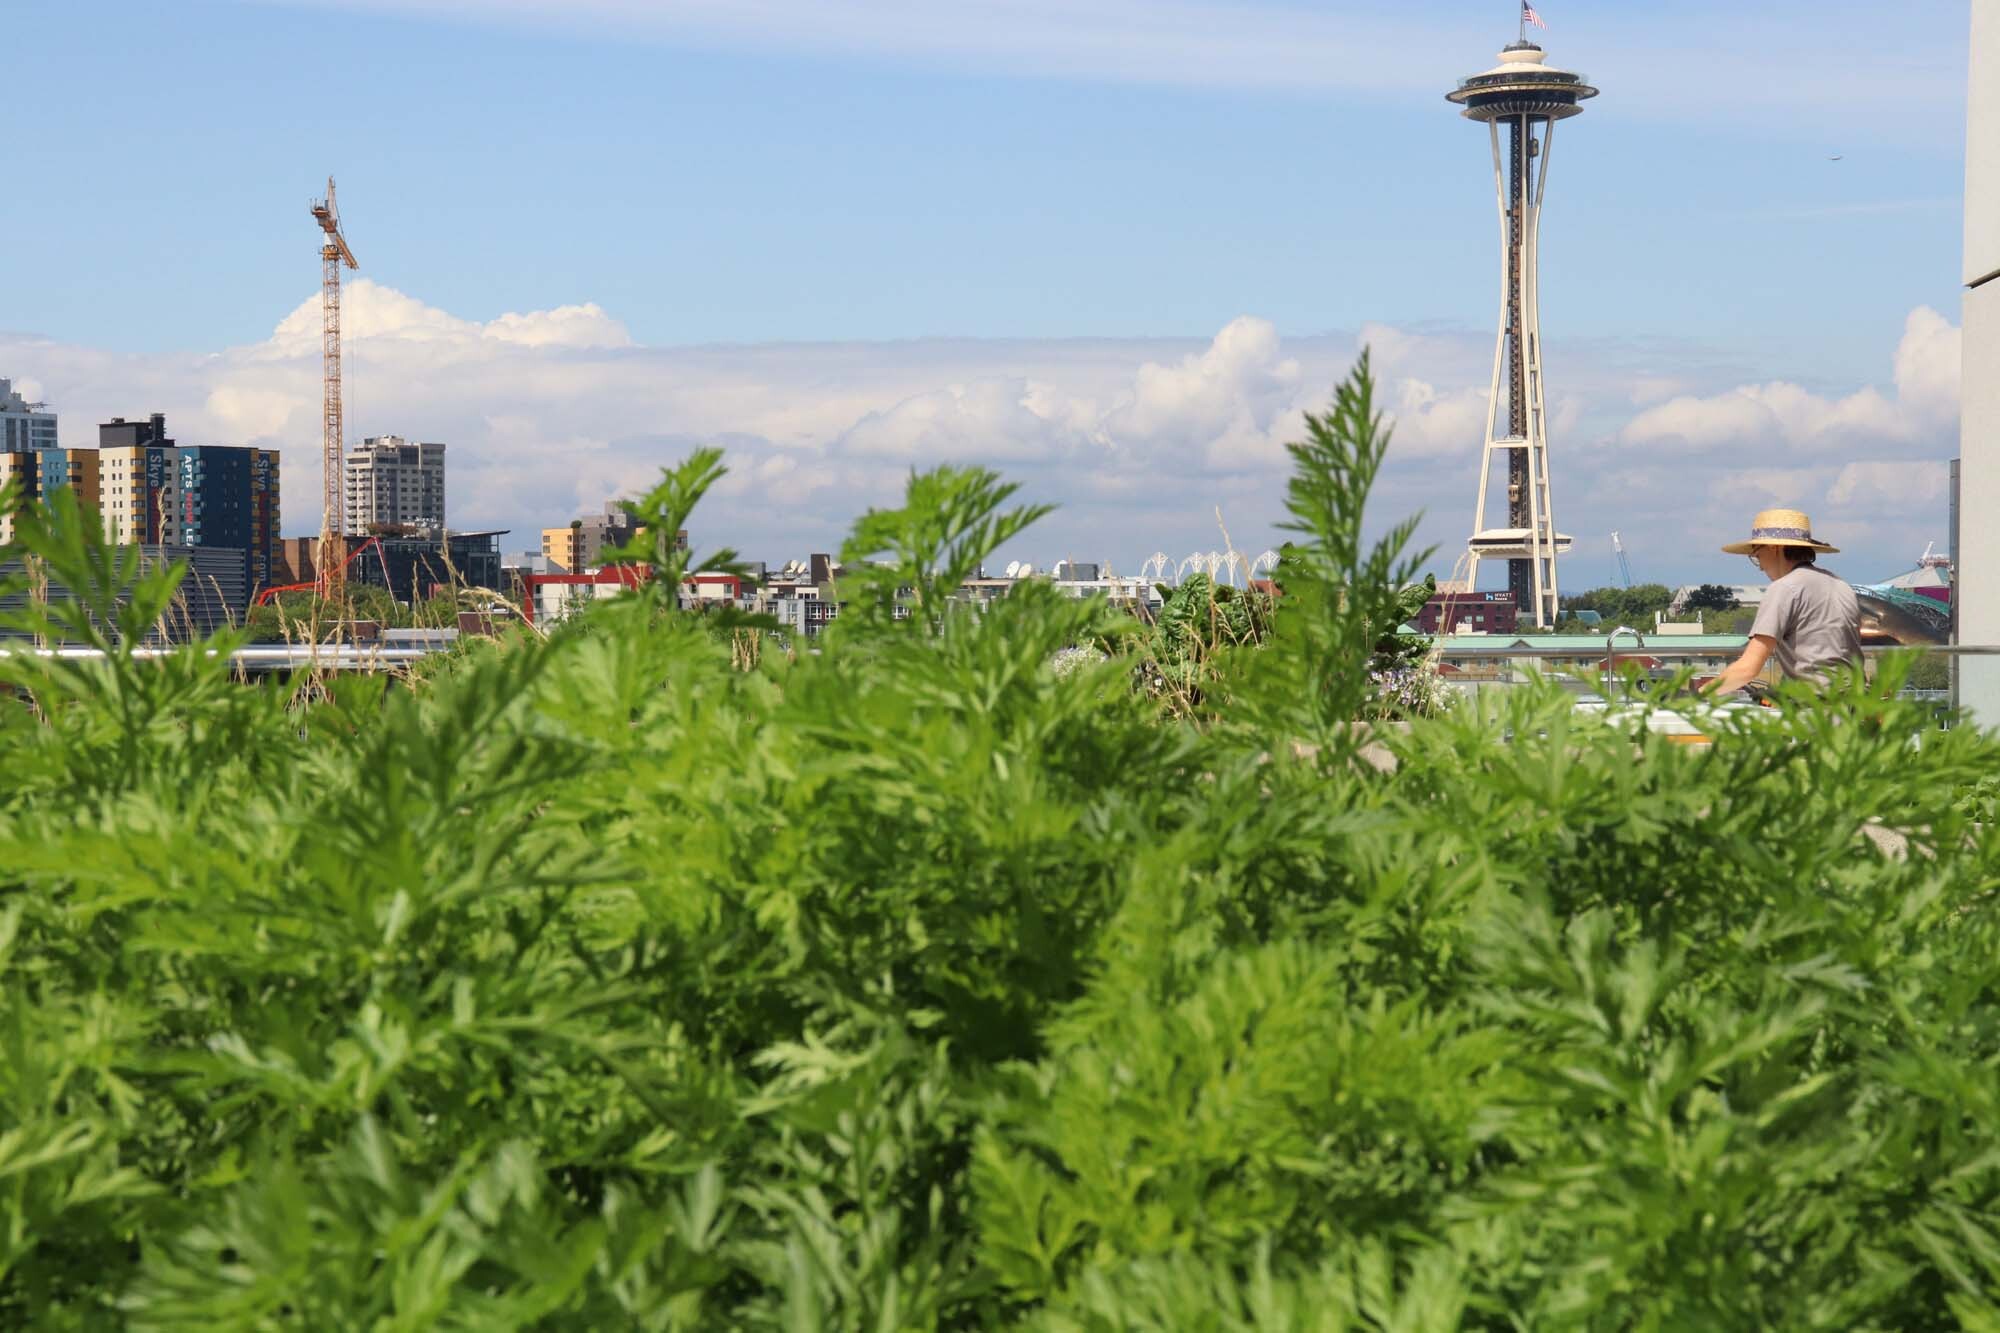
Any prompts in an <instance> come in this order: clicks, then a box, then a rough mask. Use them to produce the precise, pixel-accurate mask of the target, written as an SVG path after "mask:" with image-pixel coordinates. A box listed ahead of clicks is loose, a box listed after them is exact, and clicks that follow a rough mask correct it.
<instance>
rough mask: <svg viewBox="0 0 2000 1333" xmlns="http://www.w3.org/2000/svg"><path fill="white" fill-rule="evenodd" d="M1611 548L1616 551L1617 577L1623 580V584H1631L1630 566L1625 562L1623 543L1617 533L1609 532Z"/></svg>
mask: <svg viewBox="0 0 2000 1333" xmlns="http://www.w3.org/2000/svg"><path fill="white" fill-rule="evenodd" d="M1611 549H1612V550H1614V551H1616V552H1618V577H1619V578H1621V579H1624V580H1625V586H1626V587H1628V588H1629V587H1631V586H1632V566H1630V565H1628V564H1626V563H1625V543H1624V541H1623V540H1622V539H1620V537H1619V536H1618V534H1617V533H1615V532H1614V533H1612V534H1611Z"/></svg>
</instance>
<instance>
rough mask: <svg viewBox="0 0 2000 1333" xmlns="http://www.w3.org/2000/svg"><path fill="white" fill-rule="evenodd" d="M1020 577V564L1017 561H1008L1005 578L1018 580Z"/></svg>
mask: <svg viewBox="0 0 2000 1333" xmlns="http://www.w3.org/2000/svg"><path fill="white" fill-rule="evenodd" d="M1020 575H1021V562H1020V561H1019V560H1009V561H1008V562H1007V577H1008V578H1010V579H1012V578H1019V577H1020Z"/></svg>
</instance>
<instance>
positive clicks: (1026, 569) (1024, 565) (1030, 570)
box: [1018, 560, 1035, 579]
mask: <svg viewBox="0 0 2000 1333" xmlns="http://www.w3.org/2000/svg"><path fill="white" fill-rule="evenodd" d="M1034 572H1035V567H1034V566H1033V565H1031V564H1029V563H1028V562H1027V561H1025V560H1023V561H1022V562H1021V572H1020V574H1019V576H1018V577H1020V578H1024V579H1025V578H1029V577H1031V576H1032V575H1033V574H1034Z"/></svg>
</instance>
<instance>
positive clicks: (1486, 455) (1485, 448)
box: [1465, 120, 1507, 592]
mask: <svg viewBox="0 0 2000 1333" xmlns="http://www.w3.org/2000/svg"><path fill="white" fill-rule="evenodd" d="M1486 131H1487V137H1488V138H1489V139H1490V140H1491V141H1492V144H1493V206H1494V210H1495V211H1496V212H1497V213H1498V214H1499V217H1500V271H1501V273H1502V274H1503V275H1504V274H1505V273H1506V271H1507V177H1506V174H1505V171H1504V169H1503V168H1502V166H1501V163H1500V125H1499V123H1498V122H1497V121H1490V120H1489V121H1487V122H1486ZM1506 352H1507V284H1506V281H1505V279H1504V277H1503V279H1502V281H1501V284H1500V321H1499V324H1498V325H1497V326H1496V329H1495V332H1494V334H1493V379H1492V381H1491V382H1490V383H1489V384H1488V385H1487V386H1486V441H1485V443H1484V444H1483V445H1482V446H1481V447H1480V450H1479V500H1478V503H1477V504H1476V505H1475V506H1474V508H1473V511H1472V530H1473V532H1474V533H1479V532H1482V531H1484V530H1485V528H1486V487H1487V483H1488V482H1489V481H1490V480H1491V479H1492V477H1493V432H1494V425H1495V419H1496V418H1497V417H1498V416H1499V413H1500V359H1501V358H1502V357H1503V356H1505V355H1506ZM1467 553H1468V555H1469V556H1470V561H1471V563H1470V564H1469V566H1468V567H1467V569H1466V576H1465V590H1466V591H1467V592H1471V591H1472V590H1473V589H1474V588H1476V587H1478V586H1479V551H1478V548H1476V547H1468V548H1467Z"/></svg>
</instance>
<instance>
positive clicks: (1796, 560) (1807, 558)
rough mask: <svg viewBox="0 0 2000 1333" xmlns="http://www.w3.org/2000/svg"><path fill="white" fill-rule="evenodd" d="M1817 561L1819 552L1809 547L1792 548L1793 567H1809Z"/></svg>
mask: <svg viewBox="0 0 2000 1333" xmlns="http://www.w3.org/2000/svg"><path fill="white" fill-rule="evenodd" d="M1818 559H1819V552H1818V551H1815V550H1814V549H1813V548H1812V547H1810V546H1794V547H1793V548H1792V563H1793V564H1795V565H1810V564H1813V563H1814V562H1816V561H1817V560H1818Z"/></svg>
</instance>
